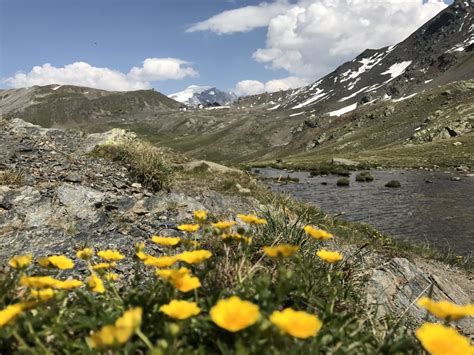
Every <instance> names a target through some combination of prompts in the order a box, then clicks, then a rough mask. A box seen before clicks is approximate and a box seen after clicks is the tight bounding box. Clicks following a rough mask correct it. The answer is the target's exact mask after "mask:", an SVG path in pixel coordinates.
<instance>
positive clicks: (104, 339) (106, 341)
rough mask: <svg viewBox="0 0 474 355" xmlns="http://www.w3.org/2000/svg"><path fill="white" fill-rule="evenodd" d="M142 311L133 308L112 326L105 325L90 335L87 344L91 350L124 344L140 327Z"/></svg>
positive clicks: (138, 308)
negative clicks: (88, 343)
mask: <svg viewBox="0 0 474 355" xmlns="http://www.w3.org/2000/svg"><path fill="white" fill-rule="evenodd" d="M141 320H142V309H141V308H140V307H137V308H133V309H131V310H128V311H126V312H124V314H123V315H122V317H120V318H118V319H117V320H116V321H115V324H114V325H105V326H103V327H102V328H101V329H100V330H99V331H97V332H94V333H92V335H91V337H90V338H89V342H90V344H91V346H92V347H93V348H108V347H112V346H114V345H117V344H125V343H126V342H127V341H128V340H129V339H130V338H131V337H132V335H133V334H134V333H135V331H136V330H137V329H138V328H139V327H140V324H141Z"/></svg>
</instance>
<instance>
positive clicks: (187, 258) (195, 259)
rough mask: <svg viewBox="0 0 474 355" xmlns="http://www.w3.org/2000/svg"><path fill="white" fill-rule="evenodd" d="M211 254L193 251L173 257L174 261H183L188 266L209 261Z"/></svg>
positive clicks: (206, 251) (203, 251)
mask: <svg viewBox="0 0 474 355" xmlns="http://www.w3.org/2000/svg"><path fill="white" fill-rule="evenodd" d="M211 256H212V253H211V252H210V251H209V250H193V251H185V252H184V253H181V254H177V255H175V258H176V260H179V261H184V262H185V263H188V264H199V263H202V262H203V261H204V260H207V259H209V258H210V257H211Z"/></svg>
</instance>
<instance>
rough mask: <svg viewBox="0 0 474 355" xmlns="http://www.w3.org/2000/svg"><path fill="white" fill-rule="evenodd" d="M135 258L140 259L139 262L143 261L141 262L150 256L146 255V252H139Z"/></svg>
mask: <svg viewBox="0 0 474 355" xmlns="http://www.w3.org/2000/svg"><path fill="white" fill-rule="evenodd" d="M135 256H136V257H137V258H138V260H141V261H145V260H146V259H147V258H148V257H149V255H147V254H145V253H144V252H142V251H138V252H137V253H136V254H135Z"/></svg>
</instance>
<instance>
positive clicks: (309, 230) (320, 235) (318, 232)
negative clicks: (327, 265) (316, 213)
mask: <svg viewBox="0 0 474 355" xmlns="http://www.w3.org/2000/svg"><path fill="white" fill-rule="evenodd" d="M304 231H305V232H306V234H308V235H309V236H310V237H313V238H314V239H317V240H321V239H331V238H333V237H334V236H333V235H332V234H331V233H329V232H326V231H323V230H322V229H316V228H314V227H312V226H306V227H304Z"/></svg>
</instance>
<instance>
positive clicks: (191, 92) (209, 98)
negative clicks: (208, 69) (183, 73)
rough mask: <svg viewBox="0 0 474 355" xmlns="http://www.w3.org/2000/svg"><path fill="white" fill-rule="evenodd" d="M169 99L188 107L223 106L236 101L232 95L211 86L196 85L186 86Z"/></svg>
mask: <svg viewBox="0 0 474 355" xmlns="http://www.w3.org/2000/svg"><path fill="white" fill-rule="evenodd" d="M169 97H170V98H172V99H174V100H176V101H178V102H181V103H183V104H185V105H187V106H190V107H198V106H203V107H212V106H224V105H227V104H230V103H231V102H233V101H234V100H235V99H236V96H235V95H234V94H233V93H228V92H225V91H221V90H218V89H216V88H215V87H211V86H197V85H191V86H188V87H187V88H186V89H185V90H183V91H180V92H177V93H175V94H171V95H170V96H169Z"/></svg>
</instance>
